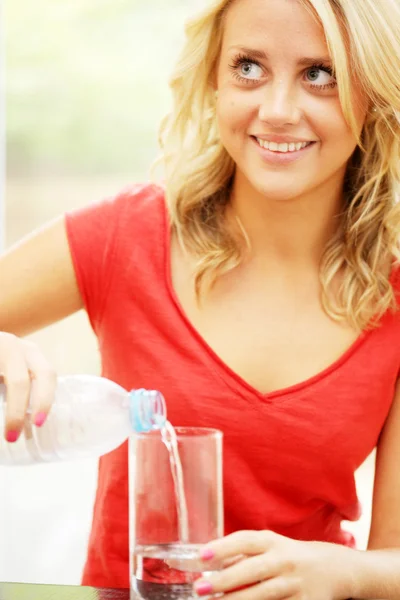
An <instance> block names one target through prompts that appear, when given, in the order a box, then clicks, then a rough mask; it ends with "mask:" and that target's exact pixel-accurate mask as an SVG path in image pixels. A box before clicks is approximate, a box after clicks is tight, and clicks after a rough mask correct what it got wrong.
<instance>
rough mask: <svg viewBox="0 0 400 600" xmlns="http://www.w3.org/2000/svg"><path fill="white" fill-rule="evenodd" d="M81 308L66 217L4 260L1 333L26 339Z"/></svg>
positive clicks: (0, 269) (0, 261)
mask: <svg viewBox="0 0 400 600" xmlns="http://www.w3.org/2000/svg"><path fill="white" fill-rule="evenodd" d="M81 308H82V299H81V296H80V293H79V289H78V285H77V282H76V278H75V273H74V268H73V264H72V258H71V254H70V251H69V246H68V240H67V235H66V230H65V224H64V218H59V219H57V220H56V221H54V222H52V223H51V224H49V225H47V226H45V227H44V228H43V229H41V230H39V231H37V232H35V233H34V234H32V235H30V236H29V237H28V238H25V239H24V240H22V241H21V242H19V243H18V244H17V245H16V246H13V247H12V248H11V249H10V250H8V251H7V252H6V253H5V254H4V255H3V256H1V257H0V331H6V332H9V333H14V334H15V335H18V336H24V335H27V334H29V333H32V332H33V331H36V330H37V329H41V328H43V327H45V326H46V325H50V324H51V323H54V322H55V321H59V320H61V319H63V318H64V317H67V316H68V315H70V314H72V313H74V312H76V311H78V310H79V309H81Z"/></svg>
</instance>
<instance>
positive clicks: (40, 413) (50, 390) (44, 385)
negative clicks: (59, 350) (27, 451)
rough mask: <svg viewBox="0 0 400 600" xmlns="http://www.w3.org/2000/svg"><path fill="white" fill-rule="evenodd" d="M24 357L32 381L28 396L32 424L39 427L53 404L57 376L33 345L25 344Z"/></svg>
mask: <svg viewBox="0 0 400 600" xmlns="http://www.w3.org/2000/svg"><path fill="white" fill-rule="evenodd" d="M25 357H26V363H27V366H28V369H29V372H30V376H31V380H32V385H31V395H30V408H31V414H32V417H31V418H32V423H34V424H35V425H36V426H38V427H41V426H42V425H43V424H44V422H45V420H46V418H47V415H48V413H49V411H50V409H51V406H52V404H53V402H54V397H55V392H56V387H57V375H56V372H55V371H54V369H53V368H52V367H51V365H50V363H49V362H48V361H47V359H46V358H45V357H44V356H43V354H42V353H41V352H40V350H39V349H38V347H37V346H36V345H35V344H32V343H31V342H25Z"/></svg>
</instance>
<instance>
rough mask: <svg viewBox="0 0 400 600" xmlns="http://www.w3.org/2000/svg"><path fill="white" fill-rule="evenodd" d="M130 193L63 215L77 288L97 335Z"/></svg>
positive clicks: (111, 278)
mask: <svg viewBox="0 0 400 600" xmlns="http://www.w3.org/2000/svg"><path fill="white" fill-rule="evenodd" d="M128 201H129V193H128V192H126V193H125V192H124V193H122V194H120V195H118V196H116V197H114V198H109V199H106V200H104V201H102V202H98V203H94V204H91V205H89V206H87V207H85V208H82V209H79V210H76V211H73V212H69V213H66V215H65V227H66V232H67V239H68V243H69V247H70V252H71V256H72V262H73V265H74V269H75V275H76V279H77V282H78V287H79V290H80V293H81V296H82V301H83V303H84V307H85V309H86V312H87V314H88V317H89V320H90V323H91V326H92V328H93V330H94V331H95V333H98V328H99V326H100V323H101V320H102V316H103V312H104V308H105V305H106V301H107V297H108V294H109V291H110V288H111V286H112V280H113V276H114V270H113V265H114V264H115V260H114V258H115V256H116V253H117V251H118V229H119V223H120V222H121V219H122V218H123V213H124V210H125V206H126V203H127V202H128Z"/></svg>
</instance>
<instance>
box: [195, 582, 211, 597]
mask: <svg viewBox="0 0 400 600" xmlns="http://www.w3.org/2000/svg"><path fill="white" fill-rule="evenodd" d="M212 590H213V587H212V585H211V583H209V582H208V581H202V582H201V583H195V584H194V591H195V592H196V594H198V595H199V596H207V594H211V592H212Z"/></svg>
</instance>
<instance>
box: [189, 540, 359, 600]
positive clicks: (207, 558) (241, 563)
mask: <svg viewBox="0 0 400 600" xmlns="http://www.w3.org/2000/svg"><path fill="white" fill-rule="evenodd" d="M358 554H359V553H358V552H357V551H355V550H351V549H350V548H346V547H343V546H339V545H336V544H328V543H324V542H299V541H296V540H293V539H290V538H287V537H284V536H281V535H278V534H276V533H273V532H271V531H239V532H236V533H233V534H231V535H228V536H226V537H224V538H221V539H219V540H216V541H214V542H211V543H209V544H207V545H206V546H204V547H203V549H202V550H201V552H200V556H201V558H202V560H203V565H204V569H203V570H204V571H207V570H208V569H207V563H209V565H210V570H211V569H212V565H213V564H217V563H219V564H223V565H225V568H223V569H222V570H221V571H215V572H214V573H213V574H212V575H210V576H209V577H207V578H202V579H199V580H197V581H196V583H195V585H194V589H195V591H196V593H197V595H199V596H205V595H207V596H209V595H211V596H212V595H214V594H220V593H221V592H223V593H224V598H225V600H242V599H243V600H269V599H271V600H284V599H285V600H286V599H293V600H295V599H296V600H300V599H301V600H339V599H344V598H350V597H351V596H352V589H353V585H352V580H353V576H354V573H355V571H354V568H353V563H354V561H355V560H356V556H357V555H358ZM243 588H245V589H243Z"/></svg>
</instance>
